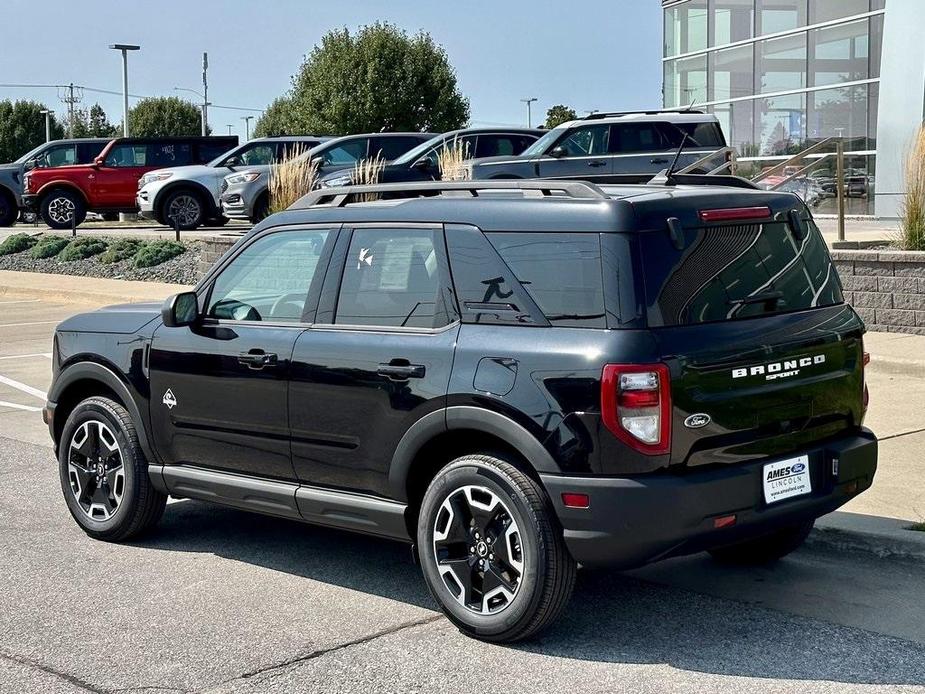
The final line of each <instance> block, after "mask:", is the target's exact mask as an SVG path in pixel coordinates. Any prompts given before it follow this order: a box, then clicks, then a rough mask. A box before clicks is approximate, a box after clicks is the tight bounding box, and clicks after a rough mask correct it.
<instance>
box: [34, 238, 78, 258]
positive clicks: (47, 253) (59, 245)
mask: <svg viewBox="0 0 925 694" xmlns="http://www.w3.org/2000/svg"><path fill="white" fill-rule="evenodd" d="M70 242H71V240H70V239H66V238H64V237H63V236H43V237H42V238H40V239H39V242H38V243H37V244H35V246H33V247H32V257H33V258H51V257H52V256H53V255H58V254H59V253H60V252H61V251H62V249H63V248H64V247H65V246H66V245H68V244H69V243H70Z"/></svg>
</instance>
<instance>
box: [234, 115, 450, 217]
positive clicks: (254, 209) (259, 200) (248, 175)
mask: <svg viewBox="0 0 925 694" xmlns="http://www.w3.org/2000/svg"><path fill="white" fill-rule="evenodd" d="M432 137H433V134H432V133H375V134H366V135H347V136H345V137H339V138H337V139H334V140H329V141H328V142H325V143H324V144H322V145H319V146H317V147H315V148H314V149H312V150H311V151H310V152H306V153H305V154H304V155H303V156H306V157H311V158H312V159H317V161H318V173H317V176H318V178H321V177H323V176H327V175H328V174H331V173H333V172H335V171H342V170H343V169H353V167H354V166H355V165H356V164H357V163H358V162H360V161H362V160H364V159H370V158H375V157H377V156H378V157H381V158H382V159H383V160H384V161H385V162H390V161H392V160H393V159H395V158H397V157H400V156H401V155H402V154H404V153H405V152H407V151H408V150H409V149H411V148H412V147H414V146H416V145H419V144H421V143H422V142H426V141H427V140H430V139H431V138H432ZM269 179H270V172H269V170H267V169H253V168H248V169H247V170H242V171H235V172H234V173H232V174H228V175H227V176H225V180H224V181H223V182H222V188H221V191H222V192H221V203H222V214H224V215H225V216H226V217H228V218H230V219H247V220H250V221H251V222H253V223H257V222H259V221H260V220H261V219H263V218H264V217H266V216H267V214H268V211H269V209H270V194H269ZM306 192H308V191H306Z"/></svg>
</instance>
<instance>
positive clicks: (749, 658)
mask: <svg viewBox="0 0 925 694" xmlns="http://www.w3.org/2000/svg"><path fill="white" fill-rule="evenodd" d="M137 544H138V545H140V546H144V547H146V548H151V549H163V550H171V551H181V552H196V553H208V554H214V555H217V556H220V557H223V558H225V559H230V560H234V561H240V562H246V563H248V564H252V565H257V566H262V567H266V568H269V569H272V570H274V571H282V572H286V573H289V574H293V575H297V576H303V577H305V578H309V579H312V580H315V581H322V582H325V583H329V584H333V585H337V586H341V587H344V588H348V589H350V590H357V591H363V592H366V593H368V594H372V595H377V596H382V597H385V598H389V599H393V600H400V601H403V602H406V603H409V604H413V605H417V606H420V607H425V608H429V609H436V607H435V605H434V603H433V601H432V599H431V597H430V595H429V593H428V591H427V587H426V586H425V585H424V582H423V579H422V577H421V574H420V571H419V569H418V567H417V566H415V565H414V564H413V563H412V560H411V552H410V550H409V548H408V546H406V545H403V544H401V543H397V542H390V541H385V540H380V539H377V538H370V537H365V536H362V535H355V534H352V533H346V532H341V531H337V530H332V529H327V528H320V527H316V526H311V525H306V524H302V523H298V522H295V521H288V520H284V519H277V518H270V517H264V516H259V515H254V514H250V513H246V512H242V511H237V510H234V509H226V508H222V507H215V506H211V505H209V504H204V503H199V502H195V501H184V502H181V503H178V504H171V505H170V506H168V508H167V512H166V513H165V515H164V519H163V520H162V521H161V524H160V525H159V526H158V528H157V529H156V530H155V532H154V533H153V534H152V535H151V536H149V537H147V538H145V539H144V540H143V541H141V542H138V543H137ZM718 570H719V569H718ZM839 580H841V579H840V577H839V576H838V575H835V574H833V575H832V581H833V582H835V581H839ZM753 597H754V596H752V595H743V596H742V598H743V601H744V602H741V603H740V602H737V601H735V600H727V599H722V598H717V597H711V596H708V595H703V594H700V593H696V592H691V591H688V590H684V589H680V588H676V587H673V586H663V585H659V584H655V583H650V582H648V581H644V580H640V579H638V578H634V577H632V576H629V575H626V574H623V573H620V572H616V571H601V570H597V571H581V572H580V573H579V579H578V584H577V586H576V590H575V595H574V598H573V599H572V602H571V604H570V605H569V607H568V608H567V609H566V611H565V613H564V614H563V616H562V618H560V620H559V622H558V623H557V624H556V625H554V626H553V627H552V628H551V629H550V630H549V631H547V632H546V633H544V634H543V635H541V636H540V638H538V639H535V640H533V641H529V642H525V643H522V644H516V645H514V646H512V647H511V648H512V649H513V650H518V651H525V652H530V653H539V654H545V655H551V656H555V657H558V658H565V659H573V660H586V661H594V662H603V663H608V662H610V663H623V664H642V665H645V664H667V665H669V666H671V667H673V668H677V669H679V670H687V671H694V672H702V673H709V674H715V675H728V676H737V677H754V678H764V679H790V680H806V681H820V682H840V683H846V684H903V685H925V648H923V647H922V646H921V645H919V644H916V643H914V642H910V641H905V640H902V639H897V638H893V637H889V636H884V635H880V634H876V633H873V632H868V631H865V630H863V629H857V628H852V627H846V626H841V625H837V624H829V623H827V622H823V621H819V620H814V619H808V618H804V617H799V616H793V615H790V614H787V613H783V612H778V611H774V610H769V609H766V608H763V607H760V606H756V605H752V604H747V603H748V602H751V598H753ZM357 618H358V619H362V616H361V615H358V616H357Z"/></svg>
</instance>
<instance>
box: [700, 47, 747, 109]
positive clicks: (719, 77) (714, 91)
mask: <svg viewBox="0 0 925 694" xmlns="http://www.w3.org/2000/svg"><path fill="white" fill-rule="evenodd" d="M711 60H712V61H713V81H712V82H713V83H712V85H711V86H710V101H723V100H725V99H735V98H736V97H739V96H751V95H752V94H754V93H755V78H754V74H755V65H754V48H753V47H752V46H739V47H738V48H727V49H725V50H721V51H716V52H715V53H713V54H712V56H711Z"/></svg>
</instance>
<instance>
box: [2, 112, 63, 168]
mask: <svg viewBox="0 0 925 694" xmlns="http://www.w3.org/2000/svg"><path fill="white" fill-rule="evenodd" d="M47 108H48V107H47V106H45V105H44V104H40V103H38V102H35V101H10V100H9V99H7V100H5V101H0V161H13V160H15V159H18V158H19V157H21V156H22V155H23V154H25V153H26V152H28V151H29V150H30V149H34V148H35V147H38V146H39V145H40V144H42V143H43V142H45V114H44V113H42V110H43V109H47ZM63 136H64V129H63V128H62V127H61V125H60V124H59V123H58V121H57V119H56V118H55V116H54V114H52V115H51V139H53V140H57V139H60V138H61V137H63Z"/></svg>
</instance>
